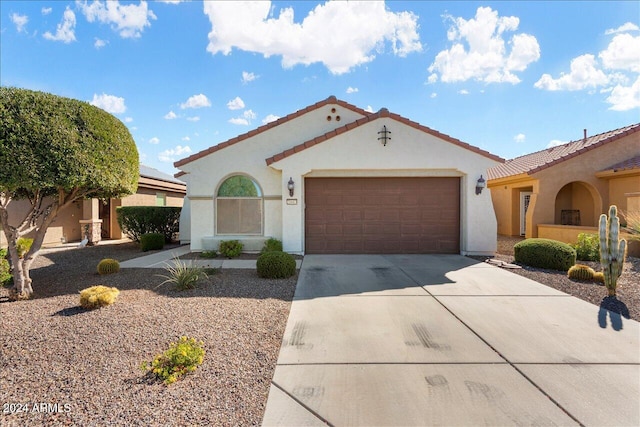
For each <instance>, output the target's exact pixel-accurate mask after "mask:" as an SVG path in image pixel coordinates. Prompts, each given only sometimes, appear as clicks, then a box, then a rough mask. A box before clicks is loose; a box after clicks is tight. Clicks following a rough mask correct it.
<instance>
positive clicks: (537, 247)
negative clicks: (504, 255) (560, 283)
mask: <svg viewBox="0 0 640 427" xmlns="http://www.w3.org/2000/svg"><path fill="white" fill-rule="evenodd" d="M513 250H514V255H515V260H516V262H519V263H521V264H524V265H528V266H531V267H540V268H547V269H551V270H560V271H567V270H569V268H571V266H572V265H574V264H575V263H576V250H575V249H573V248H572V247H571V246H570V245H568V244H566V243H562V242H558V241H556V240H550V239H537V238H534V239H526V240H523V241H521V242H518V243H516V244H515V246H514V247H513Z"/></svg>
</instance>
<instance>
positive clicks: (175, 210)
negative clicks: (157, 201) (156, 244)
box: [116, 206, 182, 243]
mask: <svg viewBox="0 0 640 427" xmlns="http://www.w3.org/2000/svg"><path fill="white" fill-rule="evenodd" d="M181 210H182V208H180V207H174V206H121V207H119V208H117V209H116V213H117V220H118V224H119V225H120V228H122V231H123V232H124V233H125V234H126V235H127V236H128V237H129V238H130V239H131V240H133V241H136V242H139V241H140V238H141V237H142V235H143V234H147V233H160V234H162V235H163V236H164V240H165V243H171V241H172V240H173V238H174V237H175V236H176V233H178V231H179V228H180V211H181Z"/></svg>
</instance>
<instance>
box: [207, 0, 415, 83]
mask: <svg viewBox="0 0 640 427" xmlns="http://www.w3.org/2000/svg"><path fill="white" fill-rule="evenodd" d="M239 3H240V2H214V1H206V2H204V13H205V14H206V15H207V16H208V17H209V21H210V22H211V26H212V29H211V32H210V33H209V45H208V46H207V51H209V52H211V53H212V54H214V55H215V54H217V53H222V54H224V55H228V54H230V53H231V51H232V50H233V48H234V47H235V48H237V49H241V50H244V51H248V52H257V53H261V54H262V55H264V57H265V58H268V57H270V56H272V55H280V56H282V66H283V67H285V68H291V67H293V66H295V65H298V64H304V65H310V64H313V63H317V62H320V63H322V64H324V65H325V66H326V67H327V68H328V69H329V70H330V71H331V72H332V73H333V74H342V73H346V72H348V71H350V70H351V69H352V68H353V67H355V66H357V65H360V64H364V63H367V62H370V61H372V60H373V59H374V58H375V54H374V52H381V51H382V50H383V48H384V46H385V44H388V45H390V46H391V50H392V51H393V53H394V54H395V55H397V56H401V57H402V56H406V55H407V54H409V53H411V52H417V51H420V50H422V45H421V43H420V37H419V35H418V31H417V30H418V17H417V16H416V15H414V14H413V13H411V12H399V13H394V12H390V11H389V10H388V9H387V7H386V6H385V4H384V2H375V3H374V2H338V1H330V2H326V3H324V4H320V5H317V6H316V7H315V8H314V9H313V10H312V11H311V12H310V13H309V14H308V15H307V16H306V17H304V19H303V20H302V22H295V21H294V11H293V8H291V7H287V8H284V9H281V10H280V13H279V15H278V17H277V18H276V17H275V13H274V11H273V9H274V6H273V5H272V3H271V2H270V1H259V2H243V4H242V5H239Z"/></svg>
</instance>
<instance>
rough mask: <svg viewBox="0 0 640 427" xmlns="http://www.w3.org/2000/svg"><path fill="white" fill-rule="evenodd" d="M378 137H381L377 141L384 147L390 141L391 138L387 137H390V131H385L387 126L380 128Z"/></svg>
mask: <svg viewBox="0 0 640 427" xmlns="http://www.w3.org/2000/svg"><path fill="white" fill-rule="evenodd" d="M378 135H381V136H379V137H378V141H382V145H384V146H385V147H386V146H387V141H391V137H390V136H389V135H391V131H390V130H387V125H384V126H382V130H381V131H380V132H378Z"/></svg>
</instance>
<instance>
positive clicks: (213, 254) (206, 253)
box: [200, 251, 218, 258]
mask: <svg viewBox="0 0 640 427" xmlns="http://www.w3.org/2000/svg"><path fill="white" fill-rule="evenodd" d="M200 256H201V257H202V258H216V257H217V256H218V252H216V251H202V252H200Z"/></svg>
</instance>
